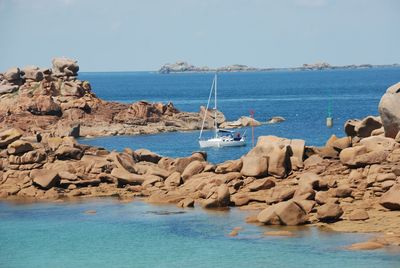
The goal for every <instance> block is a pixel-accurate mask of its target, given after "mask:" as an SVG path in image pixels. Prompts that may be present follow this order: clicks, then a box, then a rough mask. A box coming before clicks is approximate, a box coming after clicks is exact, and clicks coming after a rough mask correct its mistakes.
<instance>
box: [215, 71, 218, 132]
mask: <svg viewBox="0 0 400 268" xmlns="http://www.w3.org/2000/svg"><path fill="white" fill-rule="evenodd" d="M214 80H215V84H214V90H215V96H214V128H215V137H217V136H218V125H217V73H215V76H214Z"/></svg>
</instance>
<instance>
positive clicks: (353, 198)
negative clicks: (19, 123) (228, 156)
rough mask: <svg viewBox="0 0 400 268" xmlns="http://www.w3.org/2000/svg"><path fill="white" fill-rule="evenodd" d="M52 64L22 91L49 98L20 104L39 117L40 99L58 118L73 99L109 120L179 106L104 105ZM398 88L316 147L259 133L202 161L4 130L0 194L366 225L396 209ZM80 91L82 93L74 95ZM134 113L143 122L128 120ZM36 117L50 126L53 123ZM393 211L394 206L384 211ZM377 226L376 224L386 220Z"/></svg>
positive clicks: (166, 112) (399, 183) (197, 156)
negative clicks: (232, 151) (238, 148)
mask: <svg viewBox="0 0 400 268" xmlns="http://www.w3.org/2000/svg"><path fill="white" fill-rule="evenodd" d="M57 68H58V69H56V70H58V71H59V72H61V71H64V72H66V73H65V74H66V75H65V76H61V77H62V79H61V80H56V81H53V80H52V79H53V78H51V77H52V76H50V78H51V79H50V81H48V80H43V81H47V82H43V83H41V84H38V85H39V87H38V89H36V90H39V92H50V94H49V95H43V94H38V95H35V92H31V93H30V94H31V95H30V98H44V97H43V96H49V97H50V99H51V100H48V102H49V103H48V105H46V101H45V100H44V99H43V100H41V101H40V105H39V103H37V106H34V105H31V106H29V107H31V108H30V110H28V111H27V112H29V113H31V114H35V113H36V114H38V116H42V117H44V116H48V117H50V116H59V115H49V114H48V113H46V111H49V109H50V108H48V107H53V106H54V107H56V106H57V105H58V106H57V107H59V110H60V111H61V114H62V115H61V116H62V117H63V116H64V115H65V114H67V115H68V116H71V117H72V116H73V114H74V113H72V114H69V113H68V112H67V111H68V110H70V109H72V108H70V109H66V108H65V107H67V106H68V107H80V108H77V109H81V110H82V111H83V112H85V113H86V111H89V112H90V111H93V110H96V109H97V110H98V111H99V108H96V106H93V105H91V104H92V102H90V101H93V102H98V103H101V104H102V105H100V106H103V105H105V106H106V108H107V109H109V110H107V112H108V113H109V114H114V117H115V118H113V119H111V118H109V121H107V122H108V124H111V122H113V121H112V120H120V121H121V122H126V121H129V120H130V121H129V122H128V123H130V124H149V122H153V121H157V118H160V117H163V118H175V116H176V115H177V114H180V113H178V111H177V110H176V109H175V108H174V107H173V105H172V104H168V105H159V104H150V103H147V102H138V103H136V104H132V105H129V107H127V108H126V109H123V110H121V109H119V108H118V105H122V104H118V105H117V104H115V105H110V106H107V103H105V102H102V101H101V100H99V99H96V98H95V97H94V95H93V94H92V93H91V91H90V86H88V85H87V84H85V82H80V81H79V82H78V80H72V81H73V83H72V86H69V84H68V80H69V77H72V76H73V74H76V71H77V68H73V67H65V66H64V65H59V67H57ZM66 70H67V71H66ZM67 74H68V75H67ZM70 75H72V76H70ZM7 77H13V76H10V75H8V76H7ZM15 77H16V76H15ZM7 81H8V80H7ZM16 83H17V84H18V82H16ZM36 83H37V82H36ZM17 84H16V85H17ZM56 84H59V86H56ZM46 85H49V86H46ZM25 86H26V82H25V84H22V85H21V86H19V87H20V88H19V91H20V92H19V94H20V98H21V99H23V97H24V96H26V95H27V94H29V90H27V89H26V88H25ZM71 88H79V90H75V89H71ZM399 88H400V84H396V85H395V86H393V87H391V88H389V90H388V92H387V93H386V94H390V96H389V97H387V95H386V94H385V95H384V96H383V97H382V101H381V103H380V107H379V111H380V117H372V116H369V117H367V118H365V119H363V120H349V121H348V122H346V124H345V132H346V134H347V136H346V137H342V138H338V137H336V136H334V135H333V136H332V137H331V138H330V139H329V140H328V141H327V142H326V144H325V146H324V147H320V148H317V147H308V146H306V145H305V141H304V140H299V139H285V138H280V137H275V136H261V137H259V139H258V141H257V145H256V146H255V147H254V148H253V149H251V150H250V151H249V152H248V153H247V154H246V155H244V156H242V157H241V158H240V159H236V160H230V161H226V162H224V163H220V164H213V163H209V162H207V155H206V154H205V153H204V152H194V153H193V154H192V155H191V156H188V157H182V158H170V157H164V156H160V155H158V154H156V153H153V152H151V151H148V150H146V149H138V150H135V151H134V150H132V149H129V148H127V149H125V150H124V151H122V152H114V151H113V152H110V151H107V150H105V149H102V148H96V147H91V146H87V145H82V144H79V143H77V142H76V140H75V139H74V138H72V137H68V135H58V136H54V137H53V136H51V135H43V133H42V132H40V131H38V132H35V133H30V134H29V132H28V131H26V130H25V131H24V130H21V129H18V128H10V129H7V130H4V131H2V132H0V178H1V180H0V196H1V198H4V199H13V198H17V199H18V198H31V199H35V200H36V199H59V198H75V197H78V196H87V197H102V196H115V197H119V198H132V197H137V196H140V197H145V198H147V200H148V201H149V202H154V203H176V204H177V205H178V206H180V207H191V206H195V205H200V206H202V207H204V208H224V207H229V206H238V207H244V208H248V209H258V210H260V211H259V212H258V215H257V216H256V217H252V218H250V219H249V221H253V222H258V223H262V224H268V225H301V224H309V223H312V224H314V223H315V224H326V223H329V224H330V223H334V222H337V221H344V222H347V221H356V222H360V221H361V222H364V221H365V222H366V223H367V222H369V221H374V220H375V221H377V220H379V221H380V219H381V218H379V217H377V216H376V215H377V213H378V212H379V213H382V212H383V213H386V214H385V217H386V220H387V219H389V217H392V218H393V217H394V219H395V220H394V221H396V220H397V221H398V219H399V217H398V216H399V215H400V214H399V213H400V212H399V210H400V143H399V142H400V139H399V135H400V134H399V130H400V129H399V124H398V122H400V116H398V114H397V111H398V109H399V108H398V107H400V97H399V96H398V94H400V93H399ZM63 92H64V93H63ZM65 92H67V93H65ZM78 93H79V94H83V95H82V96H81V97H77V96H76V94H78ZM68 94H70V95H68ZM392 95H393V96H392ZM71 96H74V97H77V98H70V97H71ZM85 97H87V98H85ZM387 98H388V99H390V101H386V99H387ZM63 100H64V101H63ZM86 100H89V102H87V101H86ZM41 105H44V106H46V109H45V108H44V107H42V106H41ZM74 105H75V106H74ZM63 107H64V108H63ZM19 109H21V108H19ZM113 109H114V110H113ZM396 109H397V110H396ZM50 110H52V111H56V110H57V109H55V108H52V109H50ZM105 111H106V110H104V112H105ZM204 113H208V114H207V120H209V121H210V124H211V123H212V122H213V121H214V118H213V117H214V116H215V115H214V113H213V112H212V111H206V110H205V109H204V108H203V109H202V112H201V113H200V114H203V115H204ZM138 118H141V119H143V118H147V119H148V121H141V122H139V121H132V120H136V119H138ZM183 118H184V117H183ZM93 120H95V119H93ZM188 121H189V120H188ZM217 121H219V123H221V124H222V123H223V122H224V121H225V118H224V117H223V115H222V114H220V113H217ZM26 122H28V121H26ZM165 122H167V121H165ZM174 122H176V121H174ZM42 123H43V126H44V127H45V128H48V127H49V126H50V125H51V123H52V121H51V120H50V119H49V120H48V121H43V122H42ZM128 123H126V124H128ZM31 124H32V123H31ZM171 124H173V123H171ZM36 126H37V125H36ZM75 131H77V130H75ZM391 211H395V213H396V211H397V214H394V215H393V214H390V213H389V212H391ZM381 224H382V225H383V226H384V225H385V222H382V223H381ZM391 231H393V232H397V230H391Z"/></svg>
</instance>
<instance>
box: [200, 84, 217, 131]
mask: <svg viewBox="0 0 400 268" xmlns="http://www.w3.org/2000/svg"><path fill="white" fill-rule="evenodd" d="M214 84H215V77H214V79H213V81H212V84H211V90H210V95H209V96H208V102H207V107H206V110H205V111H204V118H203V122H202V124H201V130H200V136H199V139H201V135H202V134H203V129H204V123H205V122H206V116H207V112H208V107H209V106H210V100H211V96H212V92H213V88H214Z"/></svg>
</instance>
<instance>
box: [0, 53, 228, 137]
mask: <svg viewBox="0 0 400 268" xmlns="http://www.w3.org/2000/svg"><path fill="white" fill-rule="evenodd" d="M78 71H79V66H78V64H77V62H76V61H75V60H72V59H68V58H54V59H53V61H52V68H46V69H43V68H39V67H35V66H29V67H25V68H22V69H20V68H17V67H13V68H10V69H9V70H7V71H5V72H4V73H1V74H0V129H6V128H11V127H18V128H20V129H21V130H23V131H24V132H26V133H29V134H35V133H41V134H48V135H50V136H69V135H72V134H73V136H75V137H77V136H105V135H128V134H129V135H135V134H144V133H158V132H165V131H177V130H194V129H199V128H200V127H201V124H202V121H203V117H202V115H203V114H201V112H200V113H185V112H180V111H179V110H178V109H176V108H175V107H174V105H173V104H172V103H168V104H162V103H150V102H147V101H138V102H135V103H132V104H123V103H115V102H107V101H103V100H101V99H99V98H97V97H96V95H95V94H94V93H93V92H92V90H91V85H90V83H89V82H88V81H81V80H79V79H78ZM223 121H225V118H224V117H223ZM223 121H221V122H219V123H222V122H223ZM50 125H51V126H53V127H52V128H51V129H50V128H49V127H48V126H50ZM213 125H214V122H213V118H212V115H211V114H210V116H207V118H206V121H205V127H206V128H209V127H213Z"/></svg>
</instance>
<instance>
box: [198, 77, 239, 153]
mask: <svg viewBox="0 0 400 268" xmlns="http://www.w3.org/2000/svg"><path fill="white" fill-rule="evenodd" d="M213 92H214V108H213V111H214V137H212V138H210V139H202V135H203V130H204V123H205V121H206V117H207V111H208V108H209V106H210V101H211V96H212V94H213ZM199 144H200V147H201V148H205V147H234V146H244V145H246V138H245V135H240V133H237V134H235V133H234V131H231V130H224V129H218V124H217V74H215V76H214V80H213V82H212V85H211V90H210V95H209V97H208V102H207V107H206V110H205V112H204V118H203V123H202V125H201V130H200V136H199Z"/></svg>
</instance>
